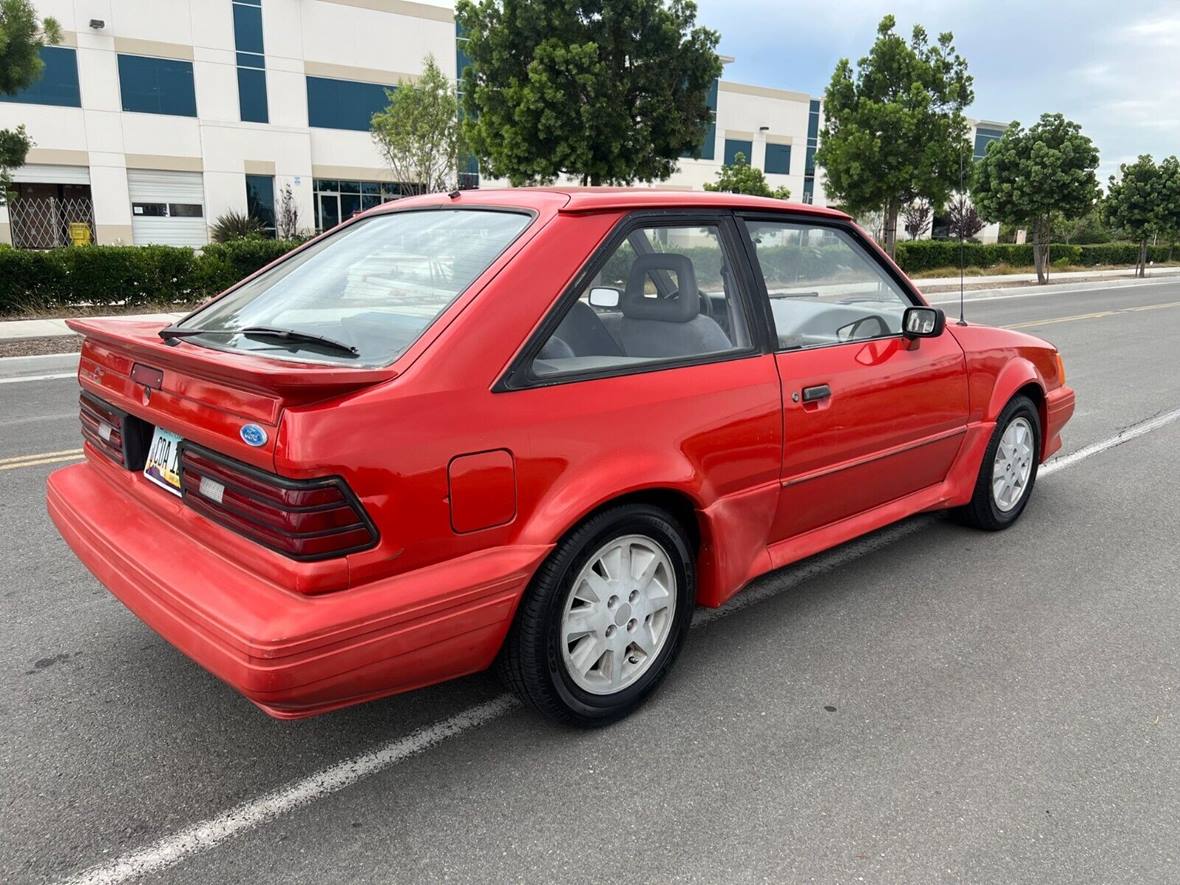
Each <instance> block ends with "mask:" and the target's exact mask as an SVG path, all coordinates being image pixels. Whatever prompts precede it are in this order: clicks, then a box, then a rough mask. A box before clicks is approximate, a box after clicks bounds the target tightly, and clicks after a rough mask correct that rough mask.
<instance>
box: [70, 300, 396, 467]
mask: <svg viewBox="0 0 1180 885" xmlns="http://www.w3.org/2000/svg"><path fill="white" fill-rule="evenodd" d="M68 324H69V326H70V328H71V329H73V330H74V331H75V332H78V333H80V334H82V335H84V336H85V340H84V341H83V344H82V354H81V358H80V360H79V364H78V380H79V382H80V383H81V385H82V387H83V388H84V389H86V390H87V391H89V392H91V393H92V394H94V395H95V396H97V397H99V398H101V399H103V400H105V401H106V402H108V403H110V404H111V405H113V406H116V407H117V408H119V409H122V410H123V411H125V412H128V413H130V414H132V415H135V416H136V417H138V418H141V419H143V420H144V421H146V422H148V423H150V424H152V425H154V426H157V427H161V428H163V429H165V430H168V431H171V432H172V433H174V434H177V435H178V436H180V437H182V438H184V439H187V440H191V441H192V442H195V443H197V444H199V445H202V446H206V447H208V448H210V449H213V450H214V451H217V452H221V453H222V454H225V455H228V456H230V457H232V458H236V459H238V460H240V461H243V462H245V463H247V464H252V465H254V466H256V467H259V468H262V469H264V470H268V471H272V472H273V471H274V469H275V465H274V460H275V458H274V456H275V445H276V440H277V437H278V433H277V430H278V426H279V421H280V419H281V417H282V413H283V410H284V409H285V408H286V407H288V406H293V405H303V404H306V403H310V402H316V401H319V400H324V399H329V398H332V397H336V396H340V395H342V394H345V393H349V392H351V391H354V390H359V389H360V388H363V387H368V386H371V385H374V384H379V383H380V382H382V381H387V380H389V379H391V378H394V377H395V376H396V375H397V371H396V370H395V369H393V368H391V367H382V368H350V367H347V366H339V365H333V364H329V363H302V362H293V361H285V360H279V359H274V358H272V357H261V356H253V355H251V354H250V353H248V352H243V351H235V352H226V351H223V350H213V349H210V348H206V347H202V346H200V345H198V344H195V343H190V342H188V341H184V340H174V341H171V342H165V341H163V340H162V339H161V338H160V337H159V335H158V332H159V330H160V329H161V328H162V326H161V325H160V323H159V322H158V321H155V322H151V321H148V322H143V321H130V320H69V321H68ZM249 425H254V428H250V427H249ZM258 430H261V433H259V432H258ZM247 440H249V442H247Z"/></svg>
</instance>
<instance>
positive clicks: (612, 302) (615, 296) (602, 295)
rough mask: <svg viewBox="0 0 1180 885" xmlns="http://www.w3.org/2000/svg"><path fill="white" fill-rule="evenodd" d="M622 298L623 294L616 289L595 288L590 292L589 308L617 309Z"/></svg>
mask: <svg viewBox="0 0 1180 885" xmlns="http://www.w3.org/2000/svg"><path fill="white" fill-rule="evenodd" d="M622 297H623V293H622V292H620V291H619V290H618V289H611V288H609V287H607V286H595V287H594V288H593V289H591V290H590V306H591V307H605V308H614V307H618V306H619V301H620V299H622Z"/></svg>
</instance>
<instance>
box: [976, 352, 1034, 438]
mask: <svg viewBox="0 0 1180 885" xmlns="http://www.w3.org/2000/svg"><path fill="white" fill-rule="evenodd" d="M1030 384H1035V385H1036V386H1037V388H1038V389H1039V390H1040V392H1041V400H1042V403H1043V401H1044V396H1045V379H1044V376H1043V375H1042V374H1041V372H1040V370H1039V369H1038V368H1037V367H1036V365H1035V364H1034V363H1033V362H1032V361H1031V360H1029V359H1027V358H1025V357H1016V358H1014V359H1011V360H1008V361H1007V363H1005V365H1004V366H1003V368H1001V369H1000V372H999V374H998V375H996V380H995V383H994V384H993V385H992V391H991V396H990V398H989V399H988V403H987V407H986V408H985V409H984V414H983V417H984V420H985V421H995V420H996V419H997V418H999V417H1000V412H1002V411H1004V406H1006V405H1007V404H1008V402H1009V401H1010V400H1011V399H1012V397H1014V396H1015V395H1016V393H1017V391H1019V390H1020V389H1022V388H1024V387H1027V386H1028V385H1030ZM1041 411H1042V413H1043V412H1044V409H1043V408H1042V409H1041ZM1044 424H1045V416H1044V414H1042V415H1041V426H1042V427H1043V426H1044Z"/></svg>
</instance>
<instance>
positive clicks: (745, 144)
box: [724, 138, 754, 166]
mask: <svg viewBox="0 0 1180 885" xmlns="http://www.w3.org/2000/svg"><path fill="white" fill-rule="evenodd" d="M738 154H741V155H742V156H743V157H745V158H746V162H747V163H749V162H750V157H752V156H753V155H754V142H752V141H743V140H742V139H740V138H727V139H725V156H724V163H725V165H726V166H732V165H733V164H734V163H735V162H736V161H737V155H738Z"/></svg>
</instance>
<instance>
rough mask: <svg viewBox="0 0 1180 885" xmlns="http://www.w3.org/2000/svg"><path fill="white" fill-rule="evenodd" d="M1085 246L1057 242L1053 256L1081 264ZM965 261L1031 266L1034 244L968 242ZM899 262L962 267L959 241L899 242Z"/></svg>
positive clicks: (915, 267)
mask: <svg viewBox="0 0 1180 885" xmlns="http://www.w3.org/2000/svg"><path fill="white" fill-rule="evenodd" d="M1083 248H1087V247H1083V246H1069V245H1065V244H1062V243H1056V244H1054V245H1053V246H1052V247H1051V248H1050V251H1049V257H1050V258H1051V259H1052V260H1053V261H1054V262H1055V263H1056V262H1057V261H1059V260H1064V264H1066V265H1069V264H1078V263H1080V262H1081V260H1082V249H1083ZM963 260H964V262H965V264H966V266H967V267H980V268H988V267H996V266H997V265H1000V264H1010V265H1018V266H1025V265H1028V266H1031V265H1032V263H1033V247H1032V244H1031V243H1021V244H1016V243H964V244H963ZM897 263H898V264H899V265H900V266H901V269H902V270H904V271H906V272H907V273H917V272H919V271H924V270H934V269H935V268H939V267H958V266H959V241H958V240H911V241H908V242H903V243H898V244H897Z"/></svg>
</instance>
